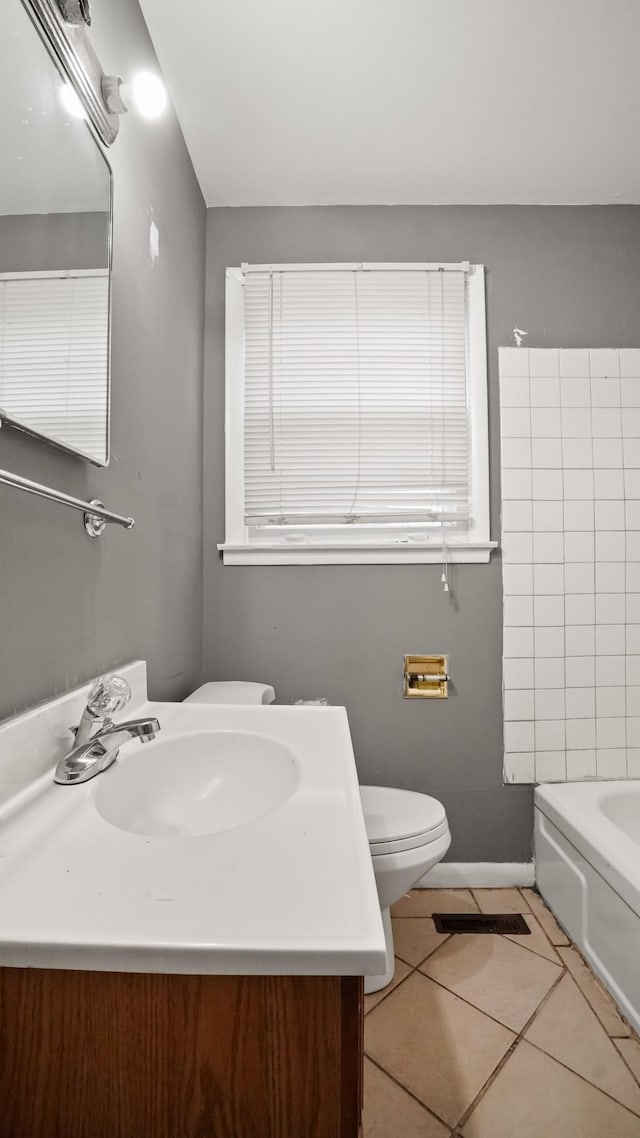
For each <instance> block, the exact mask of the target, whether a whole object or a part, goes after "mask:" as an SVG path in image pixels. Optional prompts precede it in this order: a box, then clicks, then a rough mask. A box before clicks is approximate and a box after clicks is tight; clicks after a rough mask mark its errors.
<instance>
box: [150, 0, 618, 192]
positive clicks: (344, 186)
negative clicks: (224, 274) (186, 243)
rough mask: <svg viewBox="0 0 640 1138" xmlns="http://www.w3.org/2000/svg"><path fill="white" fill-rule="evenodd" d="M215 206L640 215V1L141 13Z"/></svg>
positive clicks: (199, 2) (210, 6) (203, 7)
mask: <svg viewBox="0 0 640 1138" xmlns="http://www.w3.org/2000/svg"><path fill="white" fill-rule="evenodd" d="M141 3H142V8H143V12H144V15H145V18H146V21H147V24H148V26H149V29H150V32H151V35H152V38H153V40H154V44H155V47H156V51H157V53H158V56H159V59H160V63H161V65H162V67H163V70H164V73H165V77H166V79H167V82H168V86H169V89H170V92H171V95H172V98H173V101H174V104H175V107H176V110H177V112H178V116H179V118H180V121H181V124H182V128H183V130H184V134H185V138H186V140H187V145H188V147H189V150H190V152H191V156H192V158H193V162H194V165H195V167H196V171H197V173H198V177H199V179H200V184H201V187H202V190H203V193H204V196H205V198H206V201H207V204H208V205H210V206H219V205H307V204H316V205H328V204H334V203H342V204H347V203H359V204H362V203H429V202H452V203H465V202H467V203H468V202H471V203H474V202H475V203H486V202H541V203H546V202H556V203H592V202H640V146H639V145H638V133H639V127H640V66H639V65H638V45H639V44H640V2H639V0H313V2H311V0H190V3H189V4H188V5H186V6H185V5H183V4H179V3H178V4H177V3H176V2H175V0H141Z"/></svg>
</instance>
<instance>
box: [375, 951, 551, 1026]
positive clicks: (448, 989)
mask: <svg viewBox="0 0 640 1138" xmlns="http://www.w3.org/2000/svg"><path fill="white" fill-rule="evenodd" d="M452 935H456V934H452ZM489 935H491V936H496V935H499V934H496V933H491V934H489ZM517 947H518V946H517V945H516V948H517ZM526 951H527V952H528V951H530V950H529V949H527V950H526ZM430 959H431V957H430V956H428V957H427V960H430ZM540 959H541V960H546V957H544V956H542V957H540ZM423 963H424V961H423ZM547 963H548V964H555V965H556V967H557V968H559V969H560V975H559V976H556V978H555V980H554V981H553V984H552V985H551V987H550V988H549V991H548V992H547V993H546V994H545V995H544V996H543V997H542V1000H541V1002H540V1003H539V1004H538V1006H537V1008H536V1010H535V1012H534V1013H533V1015H532V1016H530V1018H529V1019H528V1020H527V1024H526V1025H525V1027H524V1028H523V1029H522V1030H523V1031H524V1030H525V1029H526V1026H528V1025H529V1024H530V1023H531V1020H532V1019H533V1018H534V1016H536V1015H537V1014H538V1011H539V1009H540V1008H541V1007H542V1005H543V1004H544V1003H545V1002H546V1000H547V997H548V996H549V993H550V992H552V991H553V989H554V988H555V987H556V985H557V984H559V983H560V980H561V979H562V976H563V975H564V973H565V972H566V968H565V966H564V964H561V963H556V961H555V960H547ZM414 972H419V973H420V975H421V976H423V977H424V979H425V980H431V981H432V982H433V983H434V984H437V985H438V987H439V988H444V991H445V992H448V993H449V995H450V996H456V998H457V999H458V1000H462V1002H463V1003H465V1004H467V1005H468V1007H470V1008H473V1009H474V1011H476V1012H480V1014H481V1015H483V1016H486V1017H487V1019H490V1020H492V1021H493V1023H497V1024H498V1025H499V1026H500V1027H504V1028H505V1029H506V1030H507V1031H511V1032H513V1034H514V1035H518V1034H519V1033H518V1032H517V1031H516V1029H515V1027H509V1024H508V1023H503V1022H502V1020H501V1019H496V1017H495V1016H494V1015H491V1012H487V1011H485V1010H484V1008H479V1007H478V1005H477V1004H472V1003H471V1000H468V999H467V998H466V996H461V995H460V993H459V992H454V990H453V988H447V985H446V984H443V983H442V981H441V980H436V979H435V977H433V976H428V975H427V973H426V972H422V971H421V969H420V966H418V967H417V968H414ZM405 979H408V977H405ZM402 983H404V981H402ZM398 987H399V985H398ZM371 1010H372V1011H374V1010H375V1009H373V1008H372V1009H371Z"/></svg>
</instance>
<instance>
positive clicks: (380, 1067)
mask: <svg viewBox="0 0 640 1138" xmlns="http://www.w3.org/2000/svg"><path fill="white" fill-rule="evenodd" d="M365 1054H366V1055H367V1059H368V1060H369V1062H370V1063H373V1065H374V1067H377V1068H378V1070H379V1071H382V1074H383V1075H386V1076H387V1078H388V1079H391V1082H392V1083H395V1084H396V1086H397V1087H400V1090H401V1091H404V1093H405V1094H407V1095H409V1098H412V1099H413V1101H414V1102H417V1103H418V1106H421V1107H422V1109H423V1110H424V1111H425V1113H426V1114H430V1115H431V1117H432V1118H435V1120H436V1122H441V1123H442V1125H443V1126H446V1127H448V1128H449V1129H451V1123H450V1122H447V1121H446V1119H444V1118H443V1117H442V1116H441V1115H440V1114H436V1112H435V1110H434V1109H433V1107H432V1106H427V1104H426V1103H425V1102H423V1101H422V1099H421V1098H418V1096H417V1095H416V1094H414V1093H413V1091H411V1090H409V1087H405V1085H404V1083H401V1082H400V1079H399V1078H398V1077H397V1076H396V1075H392V1074H391V1071H387V1068H386V1067H383V1065H382V1063H380V1061H379V1060H378V1059H374V1058H373V1057H372V1056H371V1055H369V1054H368V1053H367V1052H366V1051H365Z"/></svg>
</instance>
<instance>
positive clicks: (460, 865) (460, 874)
mask: <svg viewBox="0 0 640 1138" xmlns="http://www.w3.org/2000/svg"><path fill="white" fill-rule="evenodd" d="M534 882H535V865H534V862H532V861H441V862H440V863H439V864H438V865H434V867H433V869H430V870H429V872H428V873H425V875H424V877H421V878H420V880H419V881H418V883H417V884H416V886H415V888H416V889H465V888H466V889H469V888H474V889H487V888H488V889H499V888H501V887H502V888H505V887H508V886H515V885H528V886H531V885H533V884H534Z"/></svg>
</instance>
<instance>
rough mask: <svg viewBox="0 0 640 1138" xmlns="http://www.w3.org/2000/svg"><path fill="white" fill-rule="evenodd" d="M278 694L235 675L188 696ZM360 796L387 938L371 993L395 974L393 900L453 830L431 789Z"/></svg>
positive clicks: (246, 698) (233, 698)
mask: <svg viewBox="0 0 640 1138" xmlns="http://www.w3.org/2000/svg"><path fill="white" fill-rule="evenodd" d="M275 697H276V696H275V691H274V689H273V688H272V687H270V686H269V685H268V684H258V683H244V682H242V681H231V682H219V683H218V682H214V683H208V684H203V685H202V687H200V688H197V690H196V691H194V692H193V693H192V694H191V695H190V696H187V698H186V699H185V701H184V702H185V703H205V704H208V703H209V704H210V703H227V704H229V703H235V704H248V703H252V704H257V703H261V704H269V703H273V702H274V700H275ZM360 797H361V800H362V811H363V814H364V820H365V824H366V828H367V837H368V838H369V849H370V851H371V860H372V862H373V871H374V875H375V879H376V886H377V889H378V899H379V901H380V909H381V911H382V924H383V926H384V935H385V943H386V961H385V971H384V973H383V974H382V975H380V976H365V992H366V993H367V994H370V993H372V992H378V991H380V989H381V988H385V987H386V986H387V984H389V983H391V980H392V979H393V972H394V964H395V959H394V952H393V930H392V925H391V914H390V908H391V906H392V905H393V904H395V902H396V901H399V900H400V898H401V897H402V896H403V895H404V894H405V893H407V892H408V891H409V889H411V888H412V886H414V885H415V884H416V882H417V881H419V880H420V878H421V877H423V876H424V874H425V873H428V871H429V870H430V869H432V868H433V866H434V865H436V864H437V863H438V862H439V861H440V860H441V858H443V857H444V855H445V853H446V852H447V850H448V848H449V845H450V843H451V834H450V832H449V824H448V822H447V815H446V813H445V809H444V806H443V805H442V803H440V802H438V801H437V799H435V798H430V797H429V795H427V794H417V793H415V791H412V790H396V789H394V788H392V787H389V786H361V787H360Z"/></svg>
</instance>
